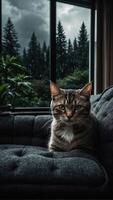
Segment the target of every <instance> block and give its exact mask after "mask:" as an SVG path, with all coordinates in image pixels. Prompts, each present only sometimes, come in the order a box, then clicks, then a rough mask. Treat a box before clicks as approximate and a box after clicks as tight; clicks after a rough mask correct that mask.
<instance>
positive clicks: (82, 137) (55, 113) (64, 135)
mask: <svg viewBox="0 0 113 200" xmlns="http://www.w3.org/2000/svg"><path fill="white" fill-rule="evenodd" d="M50 91H51V105H50V107H51V113H52V117H53V119H52V123H51V135H50V140H49V143H48V148H49V151H51V152H52V151H66V152H68V151H72V150H75V149H86V150H90V151H91V150H92V152H93V151H94V150H95V149H96V127H97V120H96V118H95V116H93V114H91V111H90V107H91V106H90V95H91V91H92V83H88V84H86V85H85V86H84V87H83V88H82V89H77V90H74V89H61V88H59V87H58V86H57V85H56V84H55V83H53V82H50Z"/></svg>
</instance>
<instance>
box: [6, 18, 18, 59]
mask: <svg viewBox="0 0 113 200" xmlns="http://www.w3.org/2000/svg"><path fill="white" fill-rule="evenodd" d="M3 32H4V34H3V42H2V45H3V46H2V47H3V55H10V56H15V57H18V56H19V50H20V44H19V42H18V37H17V33H16V31H15V27H14V24H13V23H12V21H11V19H10V18H8V21H7V23H6V25H5V27H4V31H3Z"/></svg>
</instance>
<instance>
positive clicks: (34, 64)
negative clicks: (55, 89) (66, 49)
mask: <svg viewBox="0 0 113 200" xmlns="http://www.w3.org/2000/svg"><path fill="white" fill-rule="evenodd" d="M27 54H28V59H27V60H28V61H27V62H28V68H29V70H31V75H32V76H33V78H36V79H40V76H41V71H40V70H41V66H40V56H41V55H40V54H41V48H40V44H38V42H37V37H36V35H35V33H34V32H33V33H32V36H31V39H30V42H29V45H28V53H27Z"/></svg>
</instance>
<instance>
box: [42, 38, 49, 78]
mask: <svg viewBox="0 0 113 200" xmlns="http://www.w3.org/2000/svg"><path fill="white" fill-rule="evenodd" d="M47 54H48V49H47V45H46V42H45V41H44V42H43V45H42V67H43V77H44V79H48V72H49V67H48V63H47V59H48V58H47V56H48V55H47Z"/></svg>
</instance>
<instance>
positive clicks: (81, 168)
mask: <svg viewBox="0 0 113 200" xmlns="http://www.w3.org/2000/svg"><path fill="white" fill-rule="evenodd" d="M91 102H92V103H91V105H92V112H94V113H95V114H96V116H97V119H98V146H97V155H96V156H95V155H92V154H91V153H90V152H87V151H85V150H83V149H78V150H76V151H72V152H67V153H66V152H64V153H63V152H58V153H57V152H54V153H52V152H48V150H47V143H48V139H49V136H50V125H51V120H52V118H51V115H36V114H35V113H34V112H33V113H31V114H26V113H25V112H24V113H23V114H22V113H21V114H19V113H18V114H17V113H14V112H9V113H6V114H5V113H0V199H2V198H7V199H13V198H14V199H16V198H19V199H25V198H26V199H29V198H31V199H33V198H36V199H40V198H45V199H55V198H57V199H58V198H60V199H61V198H63V199H64V198H65V199H66V198H68V199H71V198H73V197H74V199H75V197H76V198H90V199H91V198H101V199H104V198H107V199H108V198H111V197H112V188H113V87H111V88H109V89H107V90H106V91H104V92H103V93H102V94H100V95H97V96H92V97H91Z"/></svg>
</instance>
